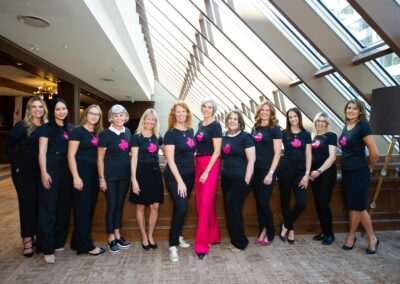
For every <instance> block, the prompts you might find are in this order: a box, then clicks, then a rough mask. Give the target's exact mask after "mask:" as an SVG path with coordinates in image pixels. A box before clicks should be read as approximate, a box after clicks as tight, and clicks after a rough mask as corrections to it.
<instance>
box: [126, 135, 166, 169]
mask: <svg viewBox="0 0 400 284" xmlns="http://www.w3.org/2000/svg"><path fill="white" fill-rule="evenodd" d="M131 144H132V145H131V147H137V148H139V152H138V163H151V164H154V163H158V150H159V149H160V146H161V145H163V139H162V137H161V136H160V137H157V136H155V135H152V136H151V137H144V136H143V134H141V133H137V134H135V135H133V136H132V143H131Z"/></svg>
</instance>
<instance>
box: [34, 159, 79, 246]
mask: <svg viewBox="0 0 400 284" xmlns="http://www.w3.org/2000/svg"><path fill="white" fill-rule="evenodd" d="M47 172H48V173H49V175H50V176H51V179H52V183H51V186H50V189H46V188H44V187H43V185H41V187H40V189H39V220H38V224H39V225H38V249H39V250H40V251H41V252H43V253H44V254H53V253H54V249H56V248H62V247H64V245H65V242H66V239H67V234H68V227H69V220H70V215H71V191H72V187H73V185H72V177H71V174H70V172H69V169H68V162H67V157H66V156H61V155H54V154H47Z"/></svg>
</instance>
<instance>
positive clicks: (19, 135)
mask: <svg viewBox="0 0 400 284" xmlns="http://www.w3.org/2000/svg"><path fill="white" fill-rule="evenodd" d="M39 134H40V127H37V128H36V129H35V130H34V131H33V132H32V133H31V136H30V137H28V134H27V129H26V127H25V122H24V121H19V122H17V123H16V124H15V126H14V127H13V128H12V129H11V130H10V133H9V136H8V138H7V140H6V143H5V152H6V155H7V157H8V159H9V160H10V163H11V164H12V166H13V168H15V169H16V168H24V169H29V170H31V171H34V172H35V173H38V172H39V162H38V154H39ZM17 146H18V147H17Z"/></svg>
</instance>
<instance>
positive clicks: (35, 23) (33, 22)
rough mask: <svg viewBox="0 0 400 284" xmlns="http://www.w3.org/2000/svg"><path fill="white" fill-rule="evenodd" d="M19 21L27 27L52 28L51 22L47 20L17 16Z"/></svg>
mask: <svg viewBox="0 0 400 284" xmlns="http://www.w3.org/2000/svg"><path fill="white" fill-rule="evenodd" d="M17 19H18V21H20V22H21V23H24V24H25V25H28V26H31V27H35V28H47V27H50V22H49V21H47V20H46V19H43V18H40V17H36V16H17Z"/></svg>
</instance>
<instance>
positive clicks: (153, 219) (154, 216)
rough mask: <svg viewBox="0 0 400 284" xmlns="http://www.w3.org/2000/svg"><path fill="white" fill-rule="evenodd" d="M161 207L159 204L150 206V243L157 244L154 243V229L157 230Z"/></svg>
mask: <svg viewBox="0 0 400 284" xmlns="http://www.w3.org/2000/svg"><path fill="white" fill-rule="evenodd" d="M159 207H160V204H159V203H153V204H150V214H149V233H148V238H149V243H151V244H153V245H154V244H155V243H156V242H155V241H154V236H153V234H154V229H155V228H156V224H157V220H158V209H159Z"/></svg>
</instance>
